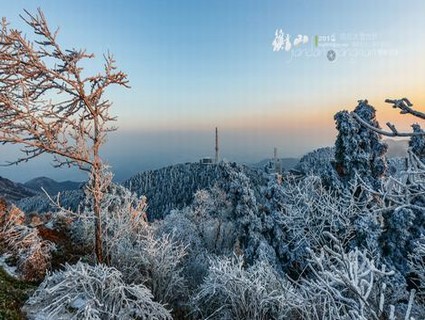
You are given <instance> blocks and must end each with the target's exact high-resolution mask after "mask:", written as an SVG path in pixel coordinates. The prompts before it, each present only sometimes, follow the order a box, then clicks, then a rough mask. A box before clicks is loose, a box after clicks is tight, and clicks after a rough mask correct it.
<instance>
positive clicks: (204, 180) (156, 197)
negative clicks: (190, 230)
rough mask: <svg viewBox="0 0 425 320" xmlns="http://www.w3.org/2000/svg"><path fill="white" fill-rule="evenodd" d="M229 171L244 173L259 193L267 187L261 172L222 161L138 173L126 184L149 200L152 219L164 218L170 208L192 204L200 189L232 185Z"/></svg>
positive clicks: (149, 213)
mask: <svg viewBox="0 0 425 320" xmlns="http://www.w3.org/2000/svg"><path fill="white" fill-rule="evenodd" d="M230 172H240V173H244V174H245V175H246V176H247V177H248V178H249V179H250V181H251V183H252V188H253V189H254V192H256V193H257V194H258V193H259V192H260V188H261V186H265V185H266V184H267V182H266V178H265V177H264V176H263V174H262V173H261V172H260V171H259V170H255V169H251V168H249V167H247V166H244V165H238V164H236V163H224V162H221V163H220V164H218V165H202V164H200V163H186V164H178V165H174V166H169V167H165V168H162V169H158V170H150V171H145V172H142V173H139V174H137V175H135V176H133V177H132V178H130V179H128V180H127V181H125V182H124V183H123V185H124V186H125V187H126V188H128V189H129V190H131V191H133V192H135V193H136V194H137V195H138V196H141V195H145V196H146V197H147V199H148V205H149V207H148V210H147V213H148V216H149V218H150V219H157V218H162V217H163V216H164V215H166V214H167V213H168V212H169V211H170V210H171V209H181V208H183V207H185V206H187V205H189V204H190V203H191V202H192V200H193V195H194V193H195V192H196V191H198V190H201V189H208V188H211V187H213V186H214V185H220V186H221V185H222V184H228V183H229V176H230Z"/></svg>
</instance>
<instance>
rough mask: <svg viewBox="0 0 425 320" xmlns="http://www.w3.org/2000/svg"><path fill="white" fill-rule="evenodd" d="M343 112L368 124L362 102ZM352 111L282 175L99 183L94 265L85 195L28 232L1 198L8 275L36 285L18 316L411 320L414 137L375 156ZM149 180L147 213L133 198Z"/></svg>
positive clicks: (417, 266) (418, 149)
mask: <svg viewBox="0 0 425 320" xmlns="http://www.w3.org/2000/svg"><path fill="white" fill-rule="evenodd" d="M353 112H354V113H357V115H359V116H360V117H361V118H362V119H363V120H364V121H367V122H368V123H369V124H370V125H371V126H374V127H376V128H379V124H378V122H377V120H376V116H375V109H374V108H373V107H372V106H370V105H369V104H368V103H367V102H365V101H360V102H359V104H358V106H357V107H356V108H355V109H354V110H353ZM353 112H348V111H342V112H339V113H338V114H336V115H335V121H336V126H337V129H338V136H337V139H336V142H335V146H334V147H333V148H323V149H319V150H317V151H315V152H312V153H310V154H308V155H306V156H305V157H304V158H303V159H302V160H301V161H300V164H299V165H298V166H297V168H296V170H294V173H290V172H287V173H284V174H283V175H280V174H273V173H272V174H270V173H266V172H265V171H264V170H260V169H258V170H253V169H248V168H246V167H244V166H241V165H238V164H235V163H227V162H220V163H219V164H217V165H200V164H192V165H189V164H186V165H179V166H175V167H174V169H173V167H169V168H166V169H164V170H162V171H161V170H158V171H156V172H148V173H147V174H146V175H143V174H141V175H138V176H135V177H134V178H133V179H131V180H129V181H128V182H127V183H125V185H126V186H127V187H130V188H131V189H132V190H133V191H131V190H130V189H128V188H126V186H122V185H111V186H110V187H109V188H108V192H107V194H106V196H105V198H104V200H103V201H102V212H103V217H104V219H103V221H102V224H103V228H102V230H103V237H102V239H103V241H102V246H103V252H104V253H105V257H106V261H105V263H103V264H97V263H96V259H95V257H94V256H93V237H94V235H93V233H94V227H93V223H92V219H93V214H92V210H93V207H92V204H91V202H90V201H89V197H90V195H89V194H87V195H86V196H85V197H81V198H80V197H71V199H74V201H75V202H78V205H75V204H74V207H78V208H79V209H78V211H72V210H68V209H66V208H65V207H62V208H59V207H56V209H55V205H54V204H51V208H50V209H49V210H48V212H45V213H43V214H41V215H40V217H41V220H42V221H43V222H42V223H41V226H40V224H38V225H37V227H34V224H31V221H29V222H28V217H26V214H25V213H24V212H23V211H21V210H20V209H18V208H17V207H14V206H13V205H9V206H7V207H6V208H5V209H3V211H2V216H1V218H2V219H1V223H2V229H1V233H0V239H1V241H2V248H3V251H4V253H5V254H6V255H7V256H8V257H9V258H8V261H9V263H11V264H14V266H15V267H16V274H17V275H18V276H19V277H21V278H22V279H26V280H32V281H34V280H35V281H37V280H38V281H41V283H40V285H39V287H38V289H37V290H36V291H35V292H34V293H33V294H32V295H31V297H30V298H29V299H28V301H27V302H26V304H25V305H24V307H23V310H24V312H25V314H26V315H27V317H28V318H29V319H58V318H59V317H60V318H61V319H71V318H75V319H171V318H174V319H423V318H424V317H425V305H424V300H423V294H424V290H425V288H424V281H425V268H424V267H425V265H424V261H425V260H424V258H425V238H424V236H423V228H424V218H425V216H424V210H425V203H424V201H425V199H424V189H423V184H424V179H425V164H423V162H422V161H421V159H423V157H424V155H423V150H424V145H425V142H424V139H423V136H421V135H413V136H412V137H411V138H410V143H409V145H410V148H409V150H408V155H407V157H406V158H403V159H398V160H397V161H388V160H387V159H386V157H385V154H386V150H387V147H386V145H385V143H384V142H383V141H382V139H381V135H380V134H378V133H376V132H375V131H373V130H370V129H369V128H367V127H365V126H363V125H362V123H360V122H358V121H357V120H356V117H355V116H353V114H352V113H353ZM413 129H414V132H418V130H421V129H420V127H418V125H414V126H413ZM395 162H396V163H397V164H398V165H397V166H395V165H394V164H392V163H395ZM390 168H392V169H391V170H390ZM185 177H186V178H185ZM130 182H131V183H130ZM150 186H152V188H153V189H154V190H156V191H157V192H158V194H157V195H156V197H157V199H156V200H155V201H157V203H158V204H157V205H155V210H156V212H153V211H152V210H151V211H149V209H148V208H149V197H145V196H143V194H140V193H139V194H138V193H137V191H138V190H146V189H149V187H150ZM194 186H196V187H194ZM161 188H164V193H163V194H162V195H161V194H160V192H159V191H160V190H161ZM168 189H171V190H174V192H173V194H171V193H170V192H168V191H166V190H168ZM192 190H193V192H192ZM134 192H136V193H134ZM188 192H191V193H190V196H189V195H188ZM64 196H65V198H66V193H65V195H64ZM153 196H155V195H153ZM168 198H170V199H169V202H168ZM37 199H38V200H37ZM26 201H27V203H29V202H30V201H31V199H27V200H26ZM33 201H35V202H37V201H39V198H35V200H33ZM59 201H60V199H59ZM68 201H69V200H68ZM64 202H65V203H66V200H64ZM70 202H72V201H70ZM162 202H163V203H162ZM159 204H161V205H159ZM148 211H149V214H147V212H148ZM27 213H28V212H27ZM46 270H48V271H47V273H46ZM49 270H50V271H49Z"/></svg>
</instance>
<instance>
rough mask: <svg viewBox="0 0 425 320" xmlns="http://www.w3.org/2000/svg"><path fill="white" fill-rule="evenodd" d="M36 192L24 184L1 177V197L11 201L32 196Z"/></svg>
mask: <svg viewBox="0 0 425 320" xmlns="http://www.w3.org/2000/svg"><path fill="white" fill-rule="evenodd" d="M35 194H36V193H35V192H34V191H32V190H30V189H28V188H26V187H25V186H24V185H23V184H20V183H16V182H13V181H11V180H9V179H6V178H3V177H0V197H1V198H5V199H6V200H9V201H16V200H20V199H23V198H27V197H32V196H34V195H35Z"/></svg>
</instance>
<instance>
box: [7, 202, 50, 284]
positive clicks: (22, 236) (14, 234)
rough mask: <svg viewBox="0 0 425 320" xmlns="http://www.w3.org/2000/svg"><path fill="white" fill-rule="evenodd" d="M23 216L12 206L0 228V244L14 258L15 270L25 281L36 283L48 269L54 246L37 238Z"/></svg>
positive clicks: (36, 231)
mask: <svg viewBox="0 0 425 320" xmlns="http://www.w3.org/2000/svg"><path fill="white" fill-rule="evenodd" d="M24 221H25V214H24V213H23V212H22V211H21V210H19V209H18V208H16V207H14V206H12V207H11V208H10V209H9V210H8V211H7V212H6V214H5V216H4V218H3V225H2V226H1V227H0V242H1V244H2V247H3V248H4V249H5V250H7V251H8V252H9V253H10V254H12V257H13V258H14V260H15V262H16V266H17V270H18V272H19V273H20V275H21V277H22V278H23V279H25V280H27V281H38V280H40V279H42V278H43V277H44V275H45V274H46V271H47V269H48V268H49V267H50V263H51V259H52V251H53V250H54V245H53V244H52V243H51V242H50V241H46V240H43V239H42V238H41V237H40V236H39V232H38V230H37V228H32V227H29V226H26V225H25V224H24Z"/></svg>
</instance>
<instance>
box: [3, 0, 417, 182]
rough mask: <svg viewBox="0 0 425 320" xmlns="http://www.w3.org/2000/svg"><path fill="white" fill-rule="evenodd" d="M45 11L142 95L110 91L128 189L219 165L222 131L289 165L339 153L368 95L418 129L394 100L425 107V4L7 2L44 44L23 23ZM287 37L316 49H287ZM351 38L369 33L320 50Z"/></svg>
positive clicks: (43, 164)
mask: <svg viewBox="0 0 425 320" xmlns="http://www.w3.org/2000/svg"><path fill="white" fill-rule="evenodd" d="M38 7H40V8H41V9H42V10H43V11H44V13H45V15H46V17H47V19H48V21H49V24H50V26H51V27H52V28H56V27H60V33H59V42H60V43H62V44H63V46H64V47H70V48H73V47H76V48H86V49H88V51H89V52H93V53H95V55H96V59H94V60H93V63H92V64H89V65H87V71H88V72H94V71H96V70H98V69H99V68H100V67H101V64H102V58H101V57H102V54H103V53H105V52H107V51H108V50H109V51H110V52H112V53H113V54H114V55H115V57H116V60H117V64H118V66H119V67H120V68H121V69H122V70H123V71H125V72H126V73H127V74H128V76H129V80H130V85H131V89H121V88H115V89H113V90H112V91H111V92H110V94H109V97H110V98H111V100H113V101H114V107H113V109H114V113H115V114H116V115H117V116H118V118H119V121H118V126H119V131H118V132H116V133H113V134H112V135H111V137H110V141H109V143H108V145H107V146H106V147H105V158H106V159H107V160H108V161H109V162H110V163H111V164H112V166H113V168H114V170H115V172H116V174H117V178H118V179H122V178H125V177H128V176H130V175H131V174H134V173H136V172H138V171H140V170H143V169H147V168H157V167H160V166H163V165H167V164H171V163H178V162H185V161H197V160H198V159H199V158H201V157H203V156H208V155H211V154H212V153H213V130H214V127H216V126H218V127H219V129H220V137H221V154H222V156H223V157H225V158H227V159H229V160H235V161H242V162H255V161H259V160H261V159H264V158H266V157H269V156H270V155H271V154H272V152H273V147H275V146H276V147H277V148H278V149H279V153H280V156H282V157H292V156H295V157H299V156H301V155H302V154H304V153H306V152H308V151H311V150H313V149H314V148H318V147H322V146H329V145H332V144H333V143H334V140H335V133H336V131H335V128H334V127H335V125H334V121H333V115H334V114H335V113H336V112H337V111H339V110H341V109H353V108H354V107H355V106H356V103H357V100H358V99H364V98H367V99H368V100H369V101H370V102H371V104H372V105H374V106H375V107H376V109H377V110H378V120H379V121H380V122H381V123H382V124H384V123H385V122H387V121H388V120H392V121H393V122H396V123H400V125H399V127H400V128H405V129H408V128H409V126H408V125H409V124H410V123H412V122H414V121H416V120H415V119H412V118H408V117H406V118H403V117H400V116H398V115H397V113H396V111H394V110H393V109H391V108H390V107H389V106H388V105H385V103H384V100H385V99H386V98H389V97H394V98H397V97H404V96H406V97H408V98H409V99H410V100H411V101H412V102H413V103H414V104H415V106H418V108H419V109H421V108H422V109H423V108H425V92H424V90H425V40H424V39H425V2H424V1H423V0H415V1H394V0H393V1H391V0H390V1H388V0H387V1H384V0H382V1H370V0H369V1H364V0H361V1H336V0H335V1H334V0H332V1H326V0H325V1H313V0H310V1H303V0H292V1H267V0H263V1H261V0H258V1H250V0H234V1H233V0H232V1H231V0H217V1H201V0H192V1H186V0H182V1H171V0H169V1H164V0H152V1H105V0H103V1H97V0H96V1H87V0H86V1H83V0H74V1H57V0H44V1H42V0H38V1H23V0H14V1H2V2H1V3H0V15H1V16H5V17H7V19H8V20H9V21H10V23H11V25H12V26H13V27H16V28H18V29H24V30H25V32H27V33H28V35H29V37H30V38H32V35H30V32H29V31H30V30H29V29H28V28H27V27H25V26H24V24H23V22H22V21H21V20H20V19H19V14H22V13H23V9H24V8H25V9H27V10H29V11H30V12H35V10H36V9H37V8H38ZM276 29H282V30H283V31H284V32H285V33H289V34H290V35H291V36H292V38H291V39H293V37H295V36H296V35H298V34H302V35H307V36H308V37H309V42H308V43H307V44H305V45H301V46H300V47H298V48H292V49H291V50H290V51H288V52H287V51H284V50H283V51H279V52H274V51H273V48H272V41H273V39H274V37H275V31H276ZM343 34H349V35H351V36H354V37H357V36H358V37H359V39H357V40H356V39H353V40H350V41H348V42H349V43H348V44H349V47H348V48H347V49H346V51H344V52H345V56H344V53H343V51H341V50H340V49H338V48H335V52H336V60H334V61H329V60H328V59H327V57H326V51H327V49H326V50H324V49H323V48H322V47H321V46H320V45H321V44H322V42H320V43H319V46H318V47H315V41H314V39H315V37H316V36H332V35H334V36H335V37H336V38H337V42H338V43H341V41H340V38H341V37H342V35H343ZM361 35H366V36H367V37H371V39H369V40H365V41H361V39H360V37H361ZM363 40H364V39H363ZM325 43H326V41H325ZM319 49H320V50H319ZM323 50H324V51H323ZM314 53H315V54H314ZM312 55H313V56H312ZM0 148H1V149H0V150H1V151H0V161H4V160H10V159H13V158H14V157H16V153H15V149H14V148H11V147H4V146H0ZM0 175H1V176H4V177H8V178H10V179H13V180H16V181H26V180H28V179H30V178H33V177H35V176H40V175H46V176H50V177H53V178H56V179H59V180H61V179H68V178H71V179H73V178H77V179H80V178H81V179H82V178H83V177H84V176H78V175H76V172H75V171H72V170H57V169H52V168H51V167H50V166H49V159H46V158H42V159H39V160H36V161H34V162H32V163H29V164H25V165H22V166H20V167H18V168H15V167H13V168H0Z"/></svg>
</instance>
